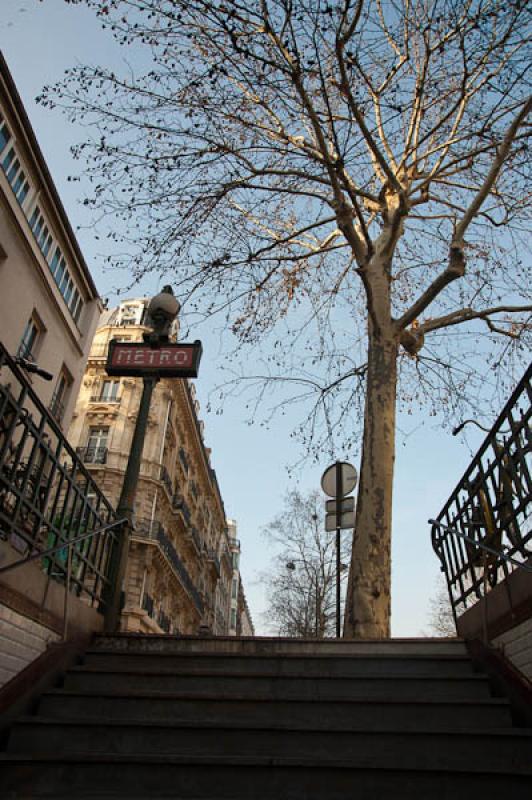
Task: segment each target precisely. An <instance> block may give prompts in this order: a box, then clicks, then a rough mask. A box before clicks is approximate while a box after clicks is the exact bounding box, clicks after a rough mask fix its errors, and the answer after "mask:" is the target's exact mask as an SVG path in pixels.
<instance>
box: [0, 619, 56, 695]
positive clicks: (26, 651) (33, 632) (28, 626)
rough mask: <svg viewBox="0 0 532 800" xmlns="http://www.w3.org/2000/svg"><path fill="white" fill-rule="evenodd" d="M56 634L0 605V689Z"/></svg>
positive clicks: (37, 654) (43, 648)
mask: <svg viewBox="0 0 532 800" xmlns="http://www.w3.org/2000/svg"><path fill="white" fill-rule="evenodd" d="M59 638H60V637H59V634H57V633H56V632H55V631H53V630H51V629H50V628H47V627H46V626H45V625H42V624H41V623H39V622H36V621H35V620H33V619H30V618H29V617H27V616H23V615H22V614H19V613H18V612H17V611H15V610H14V609H12V608H9V606H6V605H4V604H3V603H0V686H3V685H4V684H6V683H7V682H8V681H10V680H11V678H14V677H15V675H17V674H18V673H19V672H20V671H21V670H23V669H24V667H26V666H27V665H28V664H29V663H30V662H31V661H33V660H34V659H35V658H37V657H38V656H40V655H41V653H43V652H44V651H45V650H46V648H47V647H48V645H49V644H50V643H51V642H56V641H58V640H59Z"/></svg>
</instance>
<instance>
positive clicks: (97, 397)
mask: <svg viewBox="0 0 532 800" xmlns="http://www.w3.org/2000/svg"><path fill="white" fill-rule="evenodd" d="M90 402H91V403H115V404H116V403H119V402H120V398H119V397H111V396H110V395H106V394H92V395H91V397H90Z"/></svg>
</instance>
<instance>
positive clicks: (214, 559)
mask: <svg viewBox="0 0 532 800" xmlns="http://www.w3.org/2000/svg"><path fill="white" fill-rule="evenodd" d="M206 558H207V561H208V563H209V564H211V565H212V566H213V567H214V569H215V571H216V574H217V575H218V577H220V559H219V558H218V556H217V555H216V553H215V551H214V550H207V553H206Z"/></svg>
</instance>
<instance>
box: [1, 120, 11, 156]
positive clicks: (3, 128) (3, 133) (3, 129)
mask: <svg viewBox="0 0 532 800" xmlns="http://www.w3.org/2000/svg"><path fill="white" fill-rule="evenodd" d="M10 139H11V134H10V133H9V131H8V129H7V125H6V124H5V122H4V124H3V125H2V126H1V127H0V153H1V152H2V150H3V149H4V147H5V146H6V144H7V143H8V142H9V140H10Z"/></svg>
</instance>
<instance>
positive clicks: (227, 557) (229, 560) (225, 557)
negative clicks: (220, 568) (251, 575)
mask: <svg viewBox="0 0 532 800" xmlns="http://www.w3.org/2000/svg"><path fill="white" fill-rule="evenodd" d="M222 561H225V565H226V567H227V569H228V571H229V572H232V571H233V557H232V555H231V553H230V552H229V550H228V549H227V548H226V547H224V549H223V552H222Z"/></svg>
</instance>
